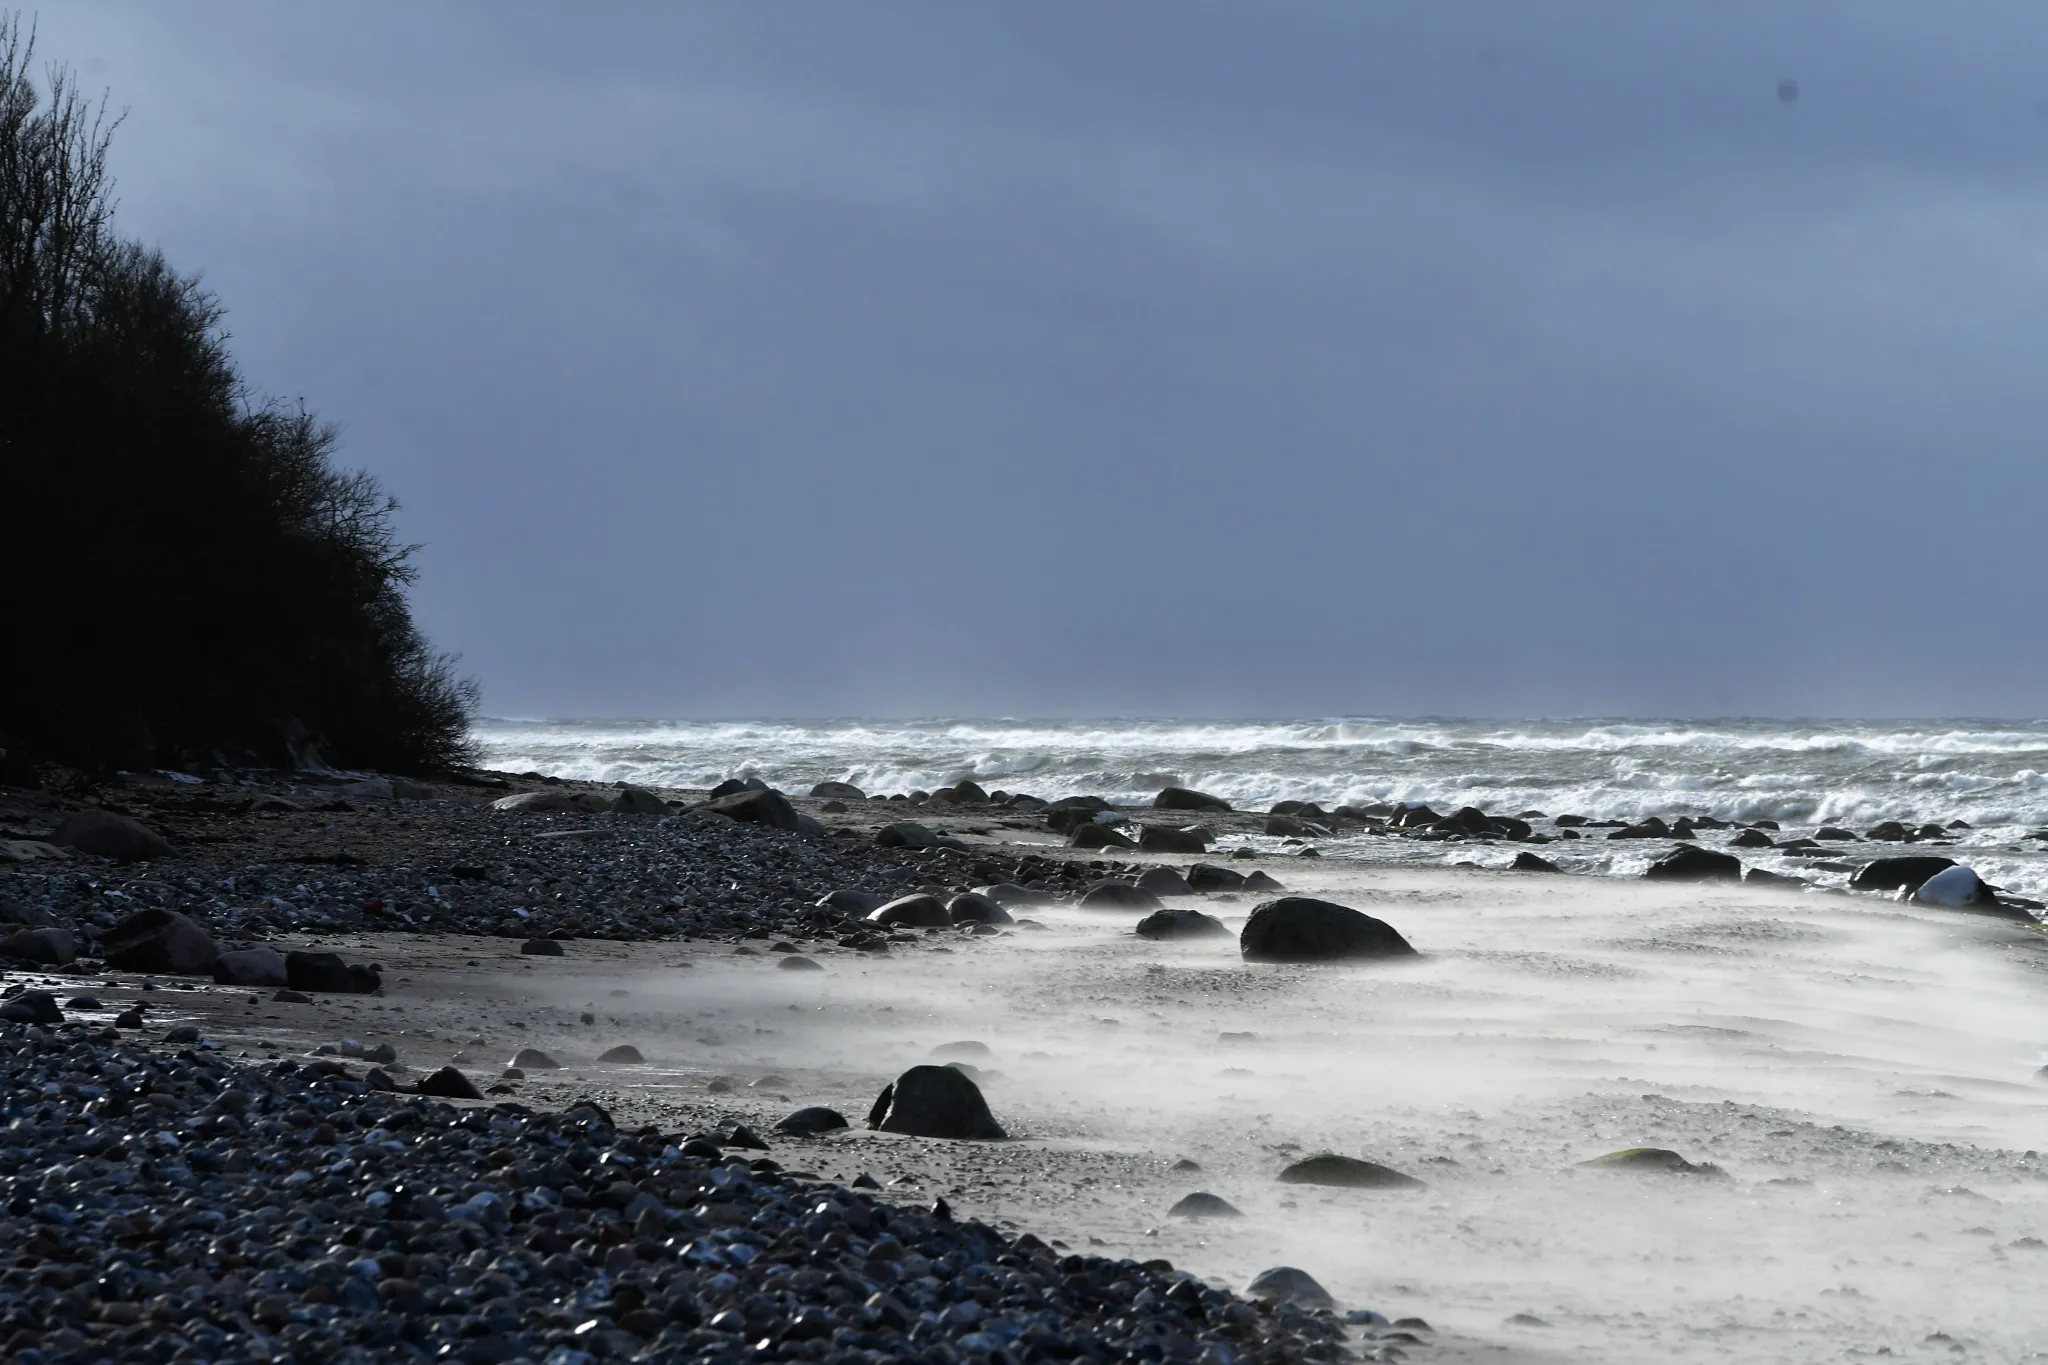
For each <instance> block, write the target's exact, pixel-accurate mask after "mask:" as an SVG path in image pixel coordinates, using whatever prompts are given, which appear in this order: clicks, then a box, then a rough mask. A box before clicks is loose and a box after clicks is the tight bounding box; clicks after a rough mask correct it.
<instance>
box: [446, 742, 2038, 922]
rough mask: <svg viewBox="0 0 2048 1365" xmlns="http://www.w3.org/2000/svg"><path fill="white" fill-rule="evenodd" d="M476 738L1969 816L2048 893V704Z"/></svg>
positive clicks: (653, 779) (1997, 863)
mask: <svg viewBox="0 0 2048 1365" xmlns="http://www.w3.org/2000/svg"><path fill="white" fill-rule="evenodd" d="M477 737H478V739H479V741H480V743H481V745H482V747H483V750H484V754H485V759H486V762H487V763H488V764H489V765H490V766H492V767H496V768H502V769H510V770H513V771H526V770H529V769H531V770H538V771H541V772H546V773H551V774H556V775H559V776H564V777H577V778H586V779H593V780H598V781H633V782H645V783H651V784H655V785H673V786H691V787H703V786H709V785H711V784H713V783H716V782H718V781H720V780H722V779H724V778H727V777H735V776H743V777H760V778H762V779H764V780H766V781H768V782H770V783H772V784H774V785H776V786H779V787H783V788H785V789H789V790H803V789H807V788H808V787H809V786H810V784H811V783H814V782H818V781H822V780H825V779H828V778H830V779H837V780H840V781H847V782H852V783H854V784H856V785H858V786H860V787H861V788H863V789H864V790H867V791H869V792H896V791H909V790H914V789H918V788H923V789H927V790H928V789H930V788H933V787H937V786H942V785H945V784H948V783H951V782H954V781H958V780H959V779H960V778H963V777H972V778H974V779H975V780H976V781H978V782H981V783H982V784H983V785H985V786H989V787H1003V788H1007V789H1009V790H1012V791H1028V792H1031V793H1033V794H1034V795H1039V796H1044V797H1048V798H1050V797H1057V796H1066V795H1073V794H1077V793H1091V794H1095V795H1101V796H1107V797H1109V798H1111V799H1112V800H1128V801H1140V800H1144V799H1148V798H1149V797H1150V796H1151V795H1152V794H1153V793H1154V792H1156V791H1157V790H1158V789H1159V788H1160V787H1161V786H1163V785H1166V784H1167V783H1176V784H1181V785H1186V786H1193V787H1197V788H1200V789H1201V790H1203V791H1209V792H1214V793H1216V794H1217V795H1219V796H1223V797H1226V798H1228V799H1229V800H1230V801H1232V802H1233V803H1235V804H1237V805H1239V806H1242V807H1249V808H1254V809H1256V808H1262V807H1263V806H1264V805H1266V804H1268V803H1270V802H1273V801H1277V800H1282V799H1286V798H1294V799H1300V800H1312V801H1317V802H1319V803H1322V804H1323V805H1325V806H1331V805H1336V804H1340V803H1343V802H1366V801H1384V800H1397V801H1399V800H1415V801H1427V802H1430V803H1431V804H1433V805H1436V806H1438V808H1439V809H1448V808H1451V807H1455V806H1459V805H1474V806H1478V807H1480V808H1482V809H1484V810H1488V811H1493V812H1500V813H1509V814H1512V813H1514V812H1517V811H1522V810H1528V809H1536V810H1543V811H1547V812H1550V813H1552V814H1556V813H1558V812H1561V811H1575V812H1578V813H1580V814H1583V815H1587V816H1590V817H1593V818H1595V819H1610V818H1613V819H1632V818H1636V817H1639V816H1644V815H1663V816H1666V817H1670V816H1674V815H1678V814H1685V813H1692V814H1707V815H1714V816H1718V817H1720V818H1722V819H1728V820H1745V821H1746V820H1757V819H1765V818H1769V819H1774V820H1778V821H1781V822H1783V823H1784V824H1785V825H1786V826H1787V827H1788V828H1789V827H1805V826H1813V825H1819V824H1839V825H1846V826H1849V827H1850V828H1853V829H1859V830H1860V829H1864V828H1867V827H1868V826H1870V825H1873V824H1876V823H1877V822H1879V821H1881V820H1892V819H1896V820H1904V821H1907V822H1910V823H1914V824H1920V823H1926V822H1930V821H1932V822H1935V823H1939V824H1946V823H1948V822H1949V821H1951V820H1956V819H1961V820H1965V821H1967V822H1969V824H1970V825H1971V826H1973V827H1974V828H1973V829H1972V831H1971V832H1970V833H1969V834H1967V835H1966V836H1964V844H1965V846H1966V847H1969V848H1971V849H1972V850H1973V851H1974V855H1975V856H1973V857H1972V858H1971V861H1972V865H1973V866H1976V867H1977V868H1978V870H1979V871H1980V872H1981V873H1982V874H1983V875H1984V876H1986V877H1987V878H1988V879H1990V880H1992V881H1994V882H1996V883H1998V884H2000V885H2006V886H2010V887H2012V888H2014V889H2016V890H2020V891H2022V892H2023V893H2024V894H2031V895H2037V896H2038V895H2040V894H2041V893H2043V892H2048V859H2044V858H2043V856H2042V855H2041V854H2040V853H2039V852H2037V850H2038V849H2040V848H2041V847H2042V846H2041V845H2039V844H2036V843H2032V842H2030V841H2028V840H2027V839H2026V838H2025V836H2026V834H2027V833H2028V832H2029V831H2030V830H2032V829H2034V828H2037V827H2040V826H2043V825H2048V721H1997V720H1936V721H1920V722H1911V723H1896V724H1878V723H1868V722H1853V721H1826V720H1811V721H1804V720H1796V721H1778V720H1668V721H1644V720H1627V721H1622V720H1546V721H1506V722H1504V721H1470V720H1438V719H1421V720H1392V719H1375V718H1370V717H1338V718H1325V719H1312V720H1277V721H1213V722H1211V721H1197V720H1143V719H1135V720H1097V721H1042V720H1013V719H1001V720H968V719H948V718H937V719H930V720H914V721H875V720H827V721H798V720H756V721H619V720H546V721H540V720H517V719H490V720H485V721H482V722H480V723H479V725H478V726H477ZM1382 842H1384V841H1382ZM1328 851H1331V852H1343V851H1346V850H1344V849H1339V848H1332V849H1330V850H1328ZM1429 856H1432V857H1440V856H1442V854H1441V851H1438V852H1435V853H1432V854H1430V855H1429ZM1580 856H1581V858H1586V857H1591V856H1593V855H1592V853H1591V852H1590V851H1588V852H1587V853H1584V854H1581V855H1580ZM1600 856H1602V857H1605V856H1606V852H1605V850H1602V851H1601V854H1600Z"/></svg>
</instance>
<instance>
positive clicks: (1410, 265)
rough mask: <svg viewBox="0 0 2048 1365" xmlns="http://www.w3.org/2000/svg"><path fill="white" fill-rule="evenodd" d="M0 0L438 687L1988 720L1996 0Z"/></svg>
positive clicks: (797, 698)
mask: <svg viewBox="0 0 2048 1365" xmlns="http://www.w3.org/2000/svg"><path fill="white" fill-rule="evenodd" d="M41 31H42V46H43V52H44V54H45V55H46V56H48V57H51V58H58V59H61V60H64V61H67V62H69V63H71V64H72V65H74V66H75V67H76V68H77V69H78V71H79V72H80V74H81V75H82V76H83V77H84V78H85V81H86V83H87V84H88V85H89V86H105V87H107V88H109V89H110V90H111V92H112V98H113V102H114V104H115V105H116V106H117V107H120V108H125V109H126V110H127V111H128V122H127V124H126V125H125V127H124V128H123V129H122V132H121V134H120V137H119V140H118V141H117V144H116V149H115V165H116V172H117V175H118V177H119V180H120V187H121V219H122V223H123V225H124V227H125V230H126V231H127V232H129V233H130V234H132V235H134V236H137V237H140V238H143V239H145V240H148V241H151V242H154V243H157V244H159V245H161V246H162V247H163V248H164V249H165V251H166V252H167V253H168V254H169V255H170V257H171V258H172V260H173V261H174V262H175V263H177V264H178V265H180V266H181V267H183V268H185V269H188V270H193V271H197V272H200V273H202V274H203V275H204V277H205V278H206V279H207V280H208V281H209V283H210V284H211V285H212V286H213V287H214V288H215V289H216V290H217V291H218V292H219V294H220V295H221V296H222V298H223V300H224V302H225V303H226V305H227V306H228V308H229V313H230V315H229V325H230V327H231V330H232V332H233V334H234V348H235V351H236V353H237V355H238V356H239V358H240V360H241V363H242V365H243V367H244V369H245V371H246V373H247V374H248V376H249V377H250V379H251V381H252V383H253V384H254V385H255V386H257V387H258V388H259V389H262V390H264V391H267V392H271V393H276V394H280V395H285V396H288V397H296V396H301V395H303V396H304V398H305V399H306V401H307V402H308V403H309V404H311V405H312V406H314V407H315V408H317V409H319V410H320V411H321V412H322V413H324V414H325V415H327V416H328V417H330V418H332V419H334V420H335V421H337V422H338V423H340V424H341V425H342V427H343V428H344V429H345V432H346V443H345V448H344V449H345V454H346V457H347V459H348V460H349V461H350V462H352V463H357V464H361V465H363V466H366V467H368V468H369V469H371V470H373V471H375V472H376V473H377V474H378V475H379V476H380V477H381V478H383V479H384V481H385V482H386V483H387V484H388V485H389V486H390V487H391V488H392V490H393V491H394V492H396V493H397V494H398V496H399V497H400V498H401V500H402V501H403V502H404V504H405V507H404V512H403V514H402V516H403V523H404V529H405V531H406V532H407V534H408V535H409V537H410V538H412V539H416V540H419V541H422V542H424V543H425V545H426V550H425V552H424V555H423V557H422V567H423V569H424V579H423V581H422V583H421V584H420V586H419V588H418V590H417V594H416V598H415V601H416V606H417V610H418V614H419V616H420V618H421V620H422V622H423V624H424V625H425V626H426V627H427V628H428V630H429V631H430V632H431V633H432V634H433V636H434V637H435V638H436V639H437V640H438V641H440V642H442V643H443V644H445V645H446V646H447V647H448V648H451V649H455V650H459V651H460V652H461V653H462V654H463V656H464V660H465V664H466V666H467V667H468V668H470V669H471V670H473V671H474V672H475V673H476V674H477V675H478V676H479V677H480V678H481V679H482V681H483V683H484V687H485V702H486V708H487V709H488V710H490V711H492V712H494V713H498V714H553V715H578V714H581V715H606V714H609V715H641V716H656V715H675V716H685V715H747V714H801V715H831V714H847V713H867V714H883V713H891V714H920V713H924V714H929V713H939V712H966V713H972V714H996V713H1008V714H1040V715H1050V714H1061V713H1066V714H1075V713H1078V714H1092V715H1108V714H1133V713H1174V712H1189V713H1201V714H1259V715H1285V714H1300V713H1310V714H1326V713H1340V712H1341V713H1353V712H1368V713H1437V714H1446V713H1457V714H1490V715H1512V714H1535V713H1546V714H1560V713H1570V714H1613V713H1621V712H1633V713H1653V714H1654V713H1662V714H1678V713H1702V712H1704V713H1714V714H1725V713H1748V714H1882V713H1913V714H1963V713H1976V714H2004V715H2037V714H2043V713H2048V631H2044V629H2043V622H2044V618H2048V572H2044V564H2043V560H2044V554H2043V527H2042V517H2043V513H2044V510H2048V449H2044V440H2048V375H2044V361H2048V354H2044V351H2048V346H2044V341H2048V5H2042V4H2041V3H2039V0H2012V2H2011V3H2002V4H2001V3H1992V2H1991V0H1982V2H1981V3H1977V4H1973V5H1971V6H1969V7H1968V8H1967V11H1958V10H1955V9H1952V8H1950V7H1945V6H1938V5H1929V4H1926V3H1924V2H1923V0H1901V2H1900V3H1885V2H1884V0H1839V2H1838V3H1820V2H1818V0H1804V2H1802V0H1758V2H1757V3H1738V2H1736V0H1688V2H1686V3H1680V0H1668V3H1657V4H1647V3H1643V2H1642V0H1609V3H1600V4H1593V3H1568V2H1567V0H1544V3H1541V4H1524V3H1518V2H1514V0H1492V3H1456V2H1455V0H1431V2H1430V3H1427V4H1417V3H1394V2H1393V0H1387V2H1385V3H1378V2H1362V0H1342V2H1341V3H1339V2H1337V0H1332V3H1297V4H1257V5H1254V4H1249V3H1238V4H1207V3H1197V2H1195V0H1172V2H1171V3H1165V2H1164V0H1162V2H1161V3H1155V4H1139V3H1120V4H1102V3H1100V0H1084V2H1077V3H1048V2H1047V0H1029V2H1028V3H1026V2H1025V0H1017V2H1016V3H1008V4H968V3H953V2H950V0H949V2H947V3H936V2H935V3H929V4H886V3H879V0H863V2H862V3H859V4H795V3H791V4H754V3H739V2H738V0H734V3H728V4H718V5H687V6H686V5H681V4H659V5H646V6H629V5H591V6H584V5H563V4H560V3H550V4H543V5H533V6H524V5H514V4H509V3H502V2H498V0H494V2H493V3H490V4H454V3H441V4H435V5H417V4H412V3H386V4H377V3H365V2H364V0H350V3H347V4H340V3H328V4H320V5H296V4H295V5H277V4H272V3H251V4H209V3H181V4H178V5H175V6H166V5H161V4H158V3H155V0H148V2H147V3H134V4H120V3H93V4H90V5H85V4H71V3H56V4H51V5H48V6H46V7H45V8H44V9H43V10H42V12H41ZM1785 81H1793V82H1796V97H1793V98H1787V96H1788V95H1793V94H1794V92H1793V91H1791V90H1789V89H1786V90H1781V83H1782V82H1785Z"/></svg>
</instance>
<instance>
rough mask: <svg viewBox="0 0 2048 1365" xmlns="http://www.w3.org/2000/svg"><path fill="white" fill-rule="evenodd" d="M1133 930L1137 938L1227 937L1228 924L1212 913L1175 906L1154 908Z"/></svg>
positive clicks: (1228, 933) (1228, 932)
mask: <svg viewBox="0 0 2048 1365" xmlns="http://www.w3.org/2000/svg"><path fill="white" fill-rule="evenodd" d="M1133 932H1135V933H1136V934H1137V936H1138V937H1139V938H1152V939H1173V938H1229V937H1230V926H1229V925H1227V924H1225V923H1224V922H1223V921H1222V920H1220V919H1217V918H1216V917H1215V916H1214V915H1205V914H1203V913H1202V912H1201V911H1199V910H1190V909H1187V908H1185V907H1176V908H1173V909H1168V910H1154V911H1153V912H1152V913H1151V914H1149V915H1147V916H1145V918H1143V919H1141V920H1139V921H1138V927H1137V929H1136V930H1134V931H1133Z"/></svg>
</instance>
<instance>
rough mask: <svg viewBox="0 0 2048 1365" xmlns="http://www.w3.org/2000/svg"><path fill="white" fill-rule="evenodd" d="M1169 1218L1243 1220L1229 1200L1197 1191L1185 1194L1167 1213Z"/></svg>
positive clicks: (1204, 1191)
mask: <svg viewBox="0 0 2048 1365" xmlns="http://www.w3.org/2000/svg"><path fill="white" fill-rule="evenodd" d="M1166 1216H1167V1217H1168V1218H1242V1217H1244V1215H1243V1214H1242V1213H1240V1212H1239V1211H1238V1209H1237V1206H1236V1205H1235V1204H1232V1203H1231V1202H1230V1201H1229V1200H1228V1199H1223V1198H1220V1197H1219V1196H1217V1195H1213V1194H1210V1193H1209V1192H1208V1191H1207V1190H1196V1191H1195V1192H1194V1193H1193V1194H1184V1195H1182V1196H1181V1197H1180V1198H1179V1199H1178V1200H1176V1201H1175V1202H1174V1205H1173V1207H1172V1208H1170V1209H1168V1210H1167V1211H1166Z"/></svg>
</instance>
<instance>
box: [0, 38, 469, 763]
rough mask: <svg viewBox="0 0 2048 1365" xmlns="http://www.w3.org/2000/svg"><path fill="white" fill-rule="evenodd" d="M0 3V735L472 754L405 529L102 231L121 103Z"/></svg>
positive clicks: (134, 248)
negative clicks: (93, 97)
mask: <svg viewBox="0 0 2048 1365" xmlns="http://www.w3.org/2000/svg"><path fill="white" fill-rule="evenodd" d="M33 47H34V41H33V33H32V31H30V30H27V29H25V28H24V27H23V26H22V24H21V22H20V20H19V19H18V18H16V19H6V18H5V17H4V16H0V584H4V585H5V593H6V610H5V616H4V618H0V639H5V640H6V642H7V648H6V653H5V662H4V664H0V746H6V747H7V748H9V749H10V750H11V751H13V757H14V758H16V759H19V758H21V757H23V756H24V755H28V756H33V757H38V758H48V759H58V760H64V761H68V762H73V763H85V764H95V765H103V764H136V763H145V762H155V763H174V762H189V761H193V760H199V761H208V760H210V759H211V756H212V755H213V754H215V753H223V754H226V755H227V756H229V757H230V758H246V757H249V756H258V757H261V758H262V759H264V760H265V761H280V760H283V759H286V758H289V757H291V756H292V755H293V753H294V751H296V752H297V753H298V754H304V753H305V749H304V742H305V741H306V740H307V739H308V738H311V739H314V740H316V741H317V742H318V745H319V747H320V750H321V751H322V752H323V753H324V755H325V756H326V757H327V758H329V759H331V760H332V761H335V762H338V763H342V764H346V765H351V766H363V767H378V768H386V769H392V770H397V771H417V770H422V769H431V768H438V767H446V766H450V765H454V764H457V763H460V762H462V761H465V760H466V759H467V757H468V747H467V746H468V739H467V736H468V731H469V717H470V712H471V709H472V707H473V705H474V702H475V686H474V684H472V683H470V682H468V681H466V680H464V679H462V678H461V677H459V676H458V675H457V674H456V673H455V672H454V671H453V668H452V660H451V659H449V658H448V657H447V656H445V655H441V654H437V653H435V652H434V651H433V649H432V648H431V647H430V646H429V645H428V643H427V642H426V641H425V640H424V639H423V638H422V637H421V636H420V633H419V632H418V630H416V629H415V628H414V625H413V622H412V618H411V615H410V612H409V611H408V609H407V606H406V600H405V588H406V585H407V584H408V583H410V582H411V581H412V578H413V569H412V565H411V556H412V552H413V550H414V548H415V547H412V546H408V545H404V544H400V543H399V542H398V541H397V539H396V537H395V533H394V531H393V528H392V522H391V516H392V513H393V511H394V510H395V509H396V503H394V502H393V501H392V500H391V499H390V498H389V497H388V496H387V495H386V494H385V493H384V492H383V490H382V489H381V488H379V486H378V485H377V483H376V482H375V481H374V480H373V479H371V478H370V477H369V476H368V475H367V474H363V473H359V472H351V471H348V470H343V469H340V468H337V467H336V465H335V464H334V463H333V459H332V456H333V452H334V445H335V433H334V430H333V428H332V427H330V426H328V425H325V424H323V423H322V422H320V421H319V420H318V419H317V418H316V417H314V416H313V415H312V414H311V413H309V412H306V411H305V410H303V409H302V408H296V407H289V406H284V405H280V404H277V403H274V402H266V401H262V400H259V399H256V398H253V397H252V396H251V395H250V394H249V393H248V392H247V390H246V388H245V387H244V385H243V383H242V380H241V379H240V377H239V376H238V374H237V373H236V370H235V366H234V363H233V360H232V359H231V358H230V356H229V355H228V352H227V349H226V346H225V342H224V335H223V333H222V330H221V326H220V322H221V310H220V306H219V304H218V303H217V302H216V301H215V300H214V298H213V296H212V295H210V294H209V293H207V292H206V291H205V290H204V289H202V288H201V287H200V285H199V284H198V282H197V281H196V280H195V279H194V278H193V277H191V276H187V275H181V274H180V273H178V272H177V271H176V270H174V269H172V267H171V266H170V265H169V264H168V263H166V262H165V260H164V259H163V257H162V256H161V255H159V254H158V253H157V252H155V251H153V250H150V249H148V248H146V247H143V246H140V245H138V244H136V243H133V242H128V241H123V240H121V239H120V238H119V237H118V235H117V234H116V233H115V232H114V230H113V226H112V221H111V218H112V215H111V202H112V201H111V182H110V180H109V178H108V175H107V148H108V142H109V139H110V138H111V136H112V134H113V131H114V127H115V125H116V123H117V122H118V121H117V120H111V119H109V118H108V117H107V115H106V111H105V106H104V103H102V104H100V105H97V106H96V105H94V104H92V103H90V102H89V101H87V100H85V99H83V98H82V97H81V96H80V94H79V93H78V91H77V90H76V88H75V86H74V85H73V84H72V82H71V80H70V78H69V77H68V76H67V75H66V74H65V73H64V72H62V71H52V72H51V73H49V74H48V76H47V77H46V78H45V79H44V80H43V81H42V82H41V83H40V85H39V84H38V83H37V82H36V80H35V79H34V75H35V73H34V71H33V69H32V63H33Z"/></svg>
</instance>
